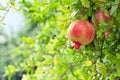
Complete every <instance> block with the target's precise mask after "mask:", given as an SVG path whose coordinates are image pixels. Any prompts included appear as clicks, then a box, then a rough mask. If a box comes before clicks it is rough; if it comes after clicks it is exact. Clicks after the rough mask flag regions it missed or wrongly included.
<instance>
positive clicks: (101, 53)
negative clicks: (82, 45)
mask: <svg viewBox="0 0 120 80" xmlns="http://www.w3.org/2000/svg"><path fill="white" fill-rule="evenodd" d="M104 39H105V35H104V36H103V39H102V44H101V52H100V61H101V62H102V58H103V45H104Z"/></svg>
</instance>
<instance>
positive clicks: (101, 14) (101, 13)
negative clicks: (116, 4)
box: [95, 10, 113, 36]
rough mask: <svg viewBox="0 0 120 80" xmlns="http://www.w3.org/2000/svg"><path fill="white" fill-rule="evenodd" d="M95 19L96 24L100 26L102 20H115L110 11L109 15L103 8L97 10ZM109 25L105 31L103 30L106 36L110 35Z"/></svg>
mask: <svg viewBox="0 0 120 80" xmlns="http://www.w3.org/2000/svg"><path fill="white" fill-rule="evenodd" d="M95 19H96V24H97V25H98V26H99V24H100V20H103V21H104V22H107V21H108V20H109V19H110V23H112V22H113V19H112V16H110V13H108V15H107V16H106V15H105V12H104V11H103V10H99V11H97V12H96V14H95ZM109 29H110V28H109V27H108V28H107V29H106V31H105V32H103V34H104V35H105V36H108V35H109V33H110V32H109Z"/></svg>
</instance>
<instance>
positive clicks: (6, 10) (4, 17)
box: [1, 6, 11, 22]
mask: <svg viewBox="0 0 120 80" xmlns="http://www.w3.org/2000/svg"><path fill="white" fill-rule="evenodd" d="M10 9H11V6H10V7H9V8H8V9H7V10H6V13H5V15H4V16H3V18H2V19H1V21H2V22H3V21H4V19H5V17H6V15H7V13H8V12H9V11H10Z"/></svg>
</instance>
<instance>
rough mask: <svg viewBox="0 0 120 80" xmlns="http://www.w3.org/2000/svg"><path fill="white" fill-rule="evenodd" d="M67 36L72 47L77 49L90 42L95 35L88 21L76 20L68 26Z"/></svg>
mask: <svg viewBox="0 0 120 80" xmlns="http://www.w3.org/2000/svg"><path fill="white" fill-rule="evenodd" d="M67 35H68V38H69V39H70V40H71V41H72V42H73V43H74V46H73V47H74V48H75V49H79V48H80V46H82V45H87V44H89V43H91V42H92V40H93V39H94V35H95V29H94V27H93V25H92V24H91V23H89V22H88V21H83V20H76V21H74V22H72V23H71V24H70V26H69V28H68V32H67Z"/></svg>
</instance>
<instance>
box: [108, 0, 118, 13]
mask: <svg viewBox="0 0 120 80" xmlns="http://www.w3.org/2000/svg"><path fill="white" fill-rule="evenodd" d="M119 2H120V0H115V2H114V4H113V5H114V6H112V8H111V10H110V15H113V14H114V13H115V12H116V11H117V8H118V5H115V4H119Z"/></svg>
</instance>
